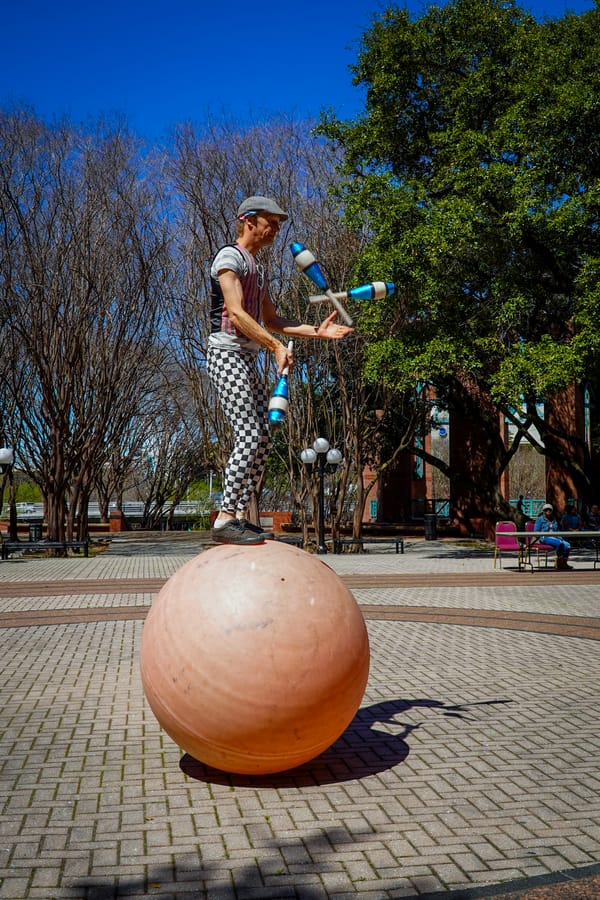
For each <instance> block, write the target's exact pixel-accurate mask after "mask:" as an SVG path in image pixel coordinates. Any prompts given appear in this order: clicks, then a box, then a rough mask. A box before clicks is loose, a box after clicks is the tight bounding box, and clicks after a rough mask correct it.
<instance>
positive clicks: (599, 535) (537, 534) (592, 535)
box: [508, 530, 600, 571]
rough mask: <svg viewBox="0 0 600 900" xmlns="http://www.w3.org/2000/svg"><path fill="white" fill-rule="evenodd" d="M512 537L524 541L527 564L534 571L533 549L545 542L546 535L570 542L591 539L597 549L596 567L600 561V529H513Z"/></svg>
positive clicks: (595, 549)
mask: <svg viewBox="0 0 600 900" xmlns="http://www.w3.org/2000/svg"><path fill="white" fill-rule="evenodd" d="M508 534H510V535H511V536H512V537H515V538H517V540H519V541H522V542H523V544H524V546H525V550H526V553H527V559H526V560H524V562H525V564H526V565H528V566H531V570H532V571H533V563H532V562H531V550H532V548H533V547H535V545H536V544H539V543H542V544H543V543H544V537H561V538H564V539H565V540H567V541H568V542H569V543H572V542H573V541H579V540H588V541H591V542H592V544H593V547H594V551H595V554H596V556H595V559H594V569H595V568H596V566H597V565H598V563H599V562H600V531H562V530H559V531H511V532H508Z"/></svg>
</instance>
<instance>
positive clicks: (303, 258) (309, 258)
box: [290, 241, 352, 325]
mask: <svg viewBox="0 0 600 900" xmlns="http://www.w3.org/2000/svg"><path fill="white" fill-rule="evenodd" d="M290 250H291V251H292V256H293V257H294V262H295V263H296V265H297V266H298V268H299V269H300V271H301V272H302V273H303V275H306V276H307V277H308V278H310V280H311V281H312V282H313V284H316V286H317V287H318V288H319V290H321V291H324V292H325V295H326V296H327V299H328V300H329V301H330V302H331V303H332V304H333V306H334V308H335V309H336V310H337V312H338V315H339V317H340V319H342V321H344V322H345V323H346V325H352V319H351V318H350V316H349V315H348V313H347V312H346V310H345V309H344V307H343V306H342V304H341V303H340V301H339V300H338V298H337V297H336V295H335V294H334V293H333V291H330V290H329V287H328V285H327V280H326V278H325V276H324V275H323V272H322V271H321V267H320V266H319V263H318V262H317V260H316V259H315V257H314V256H313V254H312V253H311V252H310V250H307V249H306V247H305V246H304V244H299V243H298V242H297V241H294V243H293V244H290Z"/></svg>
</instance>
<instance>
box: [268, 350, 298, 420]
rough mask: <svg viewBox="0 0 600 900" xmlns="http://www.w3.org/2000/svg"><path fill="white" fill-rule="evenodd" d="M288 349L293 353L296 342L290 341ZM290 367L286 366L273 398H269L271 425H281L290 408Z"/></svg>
mask: <svg viewBox="0 0 600 900" xmlns="http://www.w3.org/2000/svg"><path fill="white" fill-rule="evenodd" d="M287 348H288V350H289V352H290V353H291V352H292V350H293V349H294V342H293V341H290V342H289V343H288V347H287ZM289 371H290V367H289V366H286V367H285V368H284V370H283V372H282V373H281V378H280V379H279V381H278V382H277V386H276V387H275V390H274V391H273V393H272V395H271V399H270V400H269V422H270V423H271V425H279V424H280V423H281V422H283V420H284V419H285V417H286V415H287V411H288V409H289V405H290V404H289V397H290V392H289V385H288V375H289Z"/></svg>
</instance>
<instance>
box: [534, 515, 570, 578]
mask: <svg viewBox="0 0 600 900" xmlns="http://www.w3.org/2000/svg"><path fill="white" fill-rule="evenodd" d="M533 530H534V532H540V531H542V532H544V537H543V538H540V544H545V545H547V546H549V547H553V548H554V549H555V550H556V568H557V569H562V570H565V569H572V568H573V566H570V565H569V553H570V552H571V545H570V544H569V543H568V542H567V541H565V540H564V539H563V538H561V537H558V536H556V537H554V536H553V535H552V532H553V531H558V522H557V521H556V519H555V518H554V507H553V506H552V504H551V503H544V505H543V506H542V511H541V513H540V514H539V516H538V517H537V519H536V520H535V524H534V526H533Z"/></svg>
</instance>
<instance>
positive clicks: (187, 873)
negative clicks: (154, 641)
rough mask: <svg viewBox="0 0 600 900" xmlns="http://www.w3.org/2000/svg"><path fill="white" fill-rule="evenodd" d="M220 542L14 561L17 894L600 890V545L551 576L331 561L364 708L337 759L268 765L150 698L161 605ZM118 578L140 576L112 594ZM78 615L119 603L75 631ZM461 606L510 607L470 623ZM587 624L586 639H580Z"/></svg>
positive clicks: (5, 661) (379, 557)
mask: <svg viewBox="0 0 600 900" xmlns="http://www.w3.org/2000/svg"><path fill="white" fill-rule="evenodd" d="M199 549H200V547H199V546H198V545H196V544H195V543H194V542H190V543H186V542H185V541H182V540H181V539H180V540H178V541H177V542H176V543H173V544H170V543H162V542H160V541H158V540H157V542H156V543H155V544H151V543H146V544H144V543H143V542H141V541H140V542H139V543H137V542H131V543H127V542H118V543H117V542H115V543H114V544H113V545H112V546H111V550H110V552H109V553H107V554H104V555H102V556H99V557H96V558H93V559H89V560H85V559H68V560H20V559H12V560H9V561H6V562H2V563H0V625H2V626H4V627H1V628H0V691H1V693H2V697H1V701H2V713H1V716H2V718H1V723H2V734H1V741H2V744H1V748H2V756H1V760H0V765H1V766H2V781H1V786H0V810H1V818H0V879H1V880H0V898H4V900H6V898H8V900H29V898H32V900H33V898H36V900H54V898H56V900H74V898H76V900H112V898H119V897H128V898H147V897H148V898H151V897H160V898H161V900H167V898H172V900H175V898H176V900H188V898H189V900H192V898H214V900H221V898H223V900H230V898H231V900H233V898H236V900H237V898H240V900H241V898H249V900H250V898H277V900H284V898H292V897H293V898H300V900H304V898H306V900H318V898H336V900H343V898H357V897H359V898H367V900H387V898H400V897H417V896H418V897H421V898H424V897H431V896H432V895H435V894H437V895H438V896H439V897H441V898H444V900H450V898H452V900H455V898H465V900H466V898H480V897H481V898H483V897H490V896H495V897H496V896H501V895H503V896H504V897H505V898H509V897H510V898H517V897H519V898H522V897H523V896H527V897H528V898H531V900H533V898H536V900H537V898H540V900H541V898H542V897H543V898H546V897H547V896H548V891H550V895H551V896H552V897H555V898H560V900H575V898H577V900H582V898H586V897H590V898H593V897H600V890H599V889H598V884H599V880H598V872H599V871H600V867H599V866H598V865H597V863H598V861H599V860H600V791H599V787H600V783H599V782H600V729H599V721H598V703H597V689H598V677H599V675H600V652H599V650H600V645H599V643H598V638H599V637H600V627H599V626H600V622H599V620H598V618H597V617H598V616H599V614H600V613H599V610H600V604H599V602H598V601H599V600H600V571H597V572H595V573H594V572H593V571H592V569H591V561H590V559H589V558H585V559H584V558H583V557H581V558H579V559H576V564H577V566H578V569H577V581H576V582H575V581H569V575H570V573H564V574H563V573H548V575H549V576H554V579H555V580H554V581H553V582H552V580H551V578H550V579H549V578H548V577H546V576H544V577H542V576H541V575H540V574H538V573H537V572H535V573H533V574H531V575H530V576H529V580H528V581H526V580H525V579H524V577H523V576H522V575H521V576H518V575H517V573H516V571H515V569H514V568H512V567H511V565H510V563H509V564H508V567H507V568H505V569H503V570H496V572H495V575H494V577H490V574H491V573H492V572H493V570H492V561H491V554H490V553H489V551H487V552H486V551H484V550H481V549H477V550H473V549H472V548H466V547H461V546H459V545H454V544H442V543H441V542H440V543H438V542H412V543H409V544H408V546H407V548H406V553H405V554H404V555H403V556H402V555H396V554H395V553H393V552H377V553H374V552H371V553H368V554H363V555H360V556H357V555H354V554H347V555H343V556H340V557H334V556H328V557H327V562H328V564H330V565H331V566H332V567H333V568H334V569H336V570H337V571H339V572H340V574H341V575H343V576H344V577H345V578H347V579H348V580H349V582H350V583H351V584H352V581H353V579H354V583H356V584H360V585H361V586H360V587H354V588H353V590H354V593H355V596H356V598H357V600H358V601H359V603H360V604H361V605H362V606H363V607H364V609H365V614H366V616H367V626H368V631H369V637H370V642H371V651H372V666H371V674H370V678H369V683H368V687H367V691H366V694H365V697H364V701H363V704H362V706H361V709H360V711H359V713H358V715H357V717H356V719H355V721H354V722H353V723H352V725H351V726H350V727H349V728H348V730H347V731H346V733H345V734H344V735H343V736H342V738H341V739H340V740H339V741H338V742H337V743H336V744H335V745H334V746H333V747H332V748H330V749H329V750H328V751H327V752H325V753H324V754H323V755H322V756H321V757H319V758H318V759H317V760H314V761H312V762H311V763H307V764H306V765H304V766H302V767H301V768H300V769H296V770H294V771H293V772H289V773H284V774H281V775H273V776H268V777H262V778H256V777H254V778H252V777H235V776H229V775H225V774H223V773H219V772H216V771H214V770H208V769H206V768H205V767H204V766H202V765H201V764H199V763H197V762H195V761H194V760H192V759H190V758H189V757H188V756H183V757H181V754H180V752H179V750H178V748H177V747H176V746H175V745H174V744H173V742H172V741H171V740H170V739H169V738H168V737H167V736H166V735H165V734H164V733H162V732H161V729H160V727H159V726H158V724H157V722H156V720H155V719H154V716H153V715H152V713H151V711H150V709H149V707H148V706H147V704H146V702H145V699H144V697H143V693H142V688H141V682H140V678H139V672H138V651H139V643H140V637H141V633H142V629H143V615H144V607H147V606H148V605H149V604H150V603H151V601H152V597H153V595H154V592H155V590H156V585H157V584H158V583H160V582H161V580H164V579H165V578H167V577H168V576H169V575H170V574H171V573H172V572H174V571H175V570H176V569H177V568H179V567H180V566H181V565H182V564H183V563H184V562H185V561H187V559H188V558H189V556H190V555H193V554H194V553H196V552H197V551H198V550H199ZM584 556H585V554H584ZM583 570H585V572H586V574H585V575H582V574H581V571H583ZM477 573H480V578H479V576H478V575H477ZM410 575H412V576H414V578H412V579H411V578H409V577H408V576H410ZM423 575H427V577H428V578H429V576H431V582H432V586H430V587H428V586H427V579H426V578H424V577H423ZM383 576H386V577H387V580H386V578H384V577H383ZM405 576H406V577H405ZM115 579H118V580H122V579H125V580H131V581H130V585H131V586H132V588H133V589H132V590H129V589H127V585H126V584H125V587H124V585H123V583H122V582H121V584H120V588H119V590H115V589H114V587H113V589H112V590H109V591H107V592H106V593H103V592H102V590H101V589H100V587H101V585H102V582H103V581H104V582H105V583H106V584H107V585H109V584H111V583H113V584H114V580H115ZM134 579H135V580H136V581H133V580H134ZM143 579H153V581H152V582H150V581H149V582H147V584H146V587H147V588H148V587H150V588H151V589H150V590H148V589H146V590H144V589H143V587H144V584H143V581H141V580H143ZM478 580H480V581H481V585H478V584H477V581H478ZM549 580H550V583H548V581H549ZM81 581H87V583H88V584H89V586H90V590H91V592H90V593H82V592H81V591H82V590H84V588H82V586H81ZM98 582H99V583H100V585H99V584H98ZM434 582H435V583H434ZM32 583H33V584H34V585H35V586H32ZM382 583H384V584H385V585H386V586H382ZM411 584H412V586H411ZM19 586H21V587H19ZM69 591H71V592H69ZM59 592H61V593H59ZM19 593H21V594H25V596H19ZM117 608H125V611H124V613H123V615H124V618H120V619H119V620H115V619H114V618H113V616H114V614H115V610H116V609H117ZM127 608H129V609H131V611H132V616H133V615H134V614H139V615H140V616H141V618H133V617H132V618H128V617H127ZM62 609H68V610H71V611H77V610H82V611H90V610H91V611H94V610H96V611H99V612H100V613H101V615H98V617H97V618H96V619H95V620H89V621H75V622H71V623H68V624H61V623H59V622H57V621H55V620H53V615H54V614H55V613H56V611H57V610H62ZM30 610H36V611H38V612H42V611H43V612H44V614H45V619H44V621H43V623H42V624H26V623H25V620H24V619H23V618H22V617H23V616H24V615H26V614H27V613H28V611H30ZM460 611H464V612H465V613H472V612H475V613H477V614H479V615H480V616H481V615H482V614H483V612H484V611H486V612H489V611H497V612H498V613H499V614H500V613H502V614H507V618H506V619H505V620H504V625H503V620H502V619H501V618H500V617H498V620H497V621H498V625H499V626H500V627H489V624H490V623H489V622H488V623H487V624H486V623H484V622H483V621H481V619H480V620H478V619H477V618H475V619H474V621H475V622H477V621H479V622H480V624H482V625H486V627H473V625H469V624H453V622H454V621H456V619H453V618H452V616H451V614H452V613H457V612H460ZM407 614H409V615H410V616H412V617H413V618H412V620H410V621H404V620H402V618H394V616H401V617H404V616H405V615H407ZM509 614H510V615H509ZM86 615H87V612H86ZM371 615H373V616H374V617H373V618H372V617H371ZM15 616H17V617H18V616H21V618H20V619H15V618H14V617H15ZM11 617H13V618H11ZM565 617H568V619H567V618H565ZM573 617H576V619H577V620H578V621H579V622H580V623H581V624H582V625H585V626H586V628H587V629H588V630H587V631H586V632H584V633H585V634H587V635H588V636H587V637H573V636H568V635H567V636H565V635H564V634H563V631H564V629H565V628H566V626H567V624H568V620H570V619H573ZM15 623H16V624H15ZM492 624H493V623H492ZM7 625H8V626H10V627H7ZM544 629H545V630H544ZM569 891H571V893H569ZM573 891H575V893H573Z"/></svg>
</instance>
